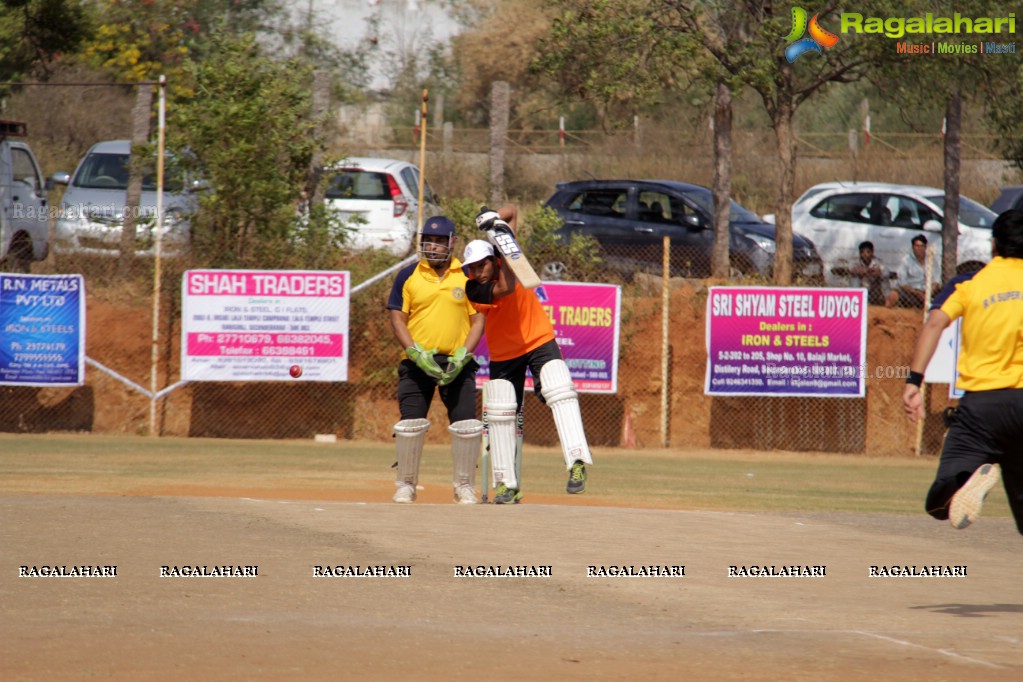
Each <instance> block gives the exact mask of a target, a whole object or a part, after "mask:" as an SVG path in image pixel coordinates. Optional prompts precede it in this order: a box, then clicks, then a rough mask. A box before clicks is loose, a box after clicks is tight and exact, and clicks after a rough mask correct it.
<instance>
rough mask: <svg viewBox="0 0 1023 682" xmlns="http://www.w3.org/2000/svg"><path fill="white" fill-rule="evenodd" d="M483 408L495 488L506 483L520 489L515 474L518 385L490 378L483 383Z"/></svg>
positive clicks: (510, 486)
mask: <svg viewBox="0 0 1023 682" xmlns="http://www.w3.org/2000/svg"><path fill="white" fill-rule="evenodd" d="M483 408H484V411H485V412H486V418H487V437H488V439H489V441H490V461H491V470H492V471H493V481H494V487H497V484H498V483H504V484H505V485H506V486H508V487H509V488H518V487H519V481H518V477H517V476H516V475H515V470H516V469H515V428H516V426H515V421H516V415H517V414H518V401H516V400H515V386H513V385H512V382H510V381H508V380H506V379H491V380H490V381H488V382H487V383H485V384H483Z"/></svg>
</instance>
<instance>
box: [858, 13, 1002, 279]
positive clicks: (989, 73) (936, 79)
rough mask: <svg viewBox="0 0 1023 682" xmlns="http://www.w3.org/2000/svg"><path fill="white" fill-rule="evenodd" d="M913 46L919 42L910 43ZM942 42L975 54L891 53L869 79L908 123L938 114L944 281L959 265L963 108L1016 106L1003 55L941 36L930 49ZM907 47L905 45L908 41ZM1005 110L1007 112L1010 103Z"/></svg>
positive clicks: (992, 108) (992, 109)
mask: <svg viewBox="0 0 1023 682" xmlns="http://www.w3.org/2000/svg"><path fill="white" fill-rule="evenodd" d="M1003 8H1004V5H1002V4H1000V3H994V2H990V1H989V0H957V1H956V2H948V1H945V0H942V1H939V2H933V1H927V2H923V1H922V0H918V1H916V2H913V3H911V4H910V6H909V7H907V8H906V12H907V14H914V15H918V16H922V15H924V13H925V12H931V13H932V14H933V15H934V16H944V17H950V16H952V15H953V14H954V13H959V14H960V15H961V16H966V17H971V18H972V17H997V16H999V15H1000V14H1004V11H1003ZM1009 37H1012V36H1009ZM998 39H999V37H998V36H990V37H989V40H990V41H992V42H994V41H997V40H998ZM918 41H919V39H917V40H916V41H913V42H918ZM946 41H947V42H949V43H950V44H951V45H963V46H965V47H967V48H968V49H971V48H972V50H976V51H975V52H974V51H966V52H957V53H943V54H936V55H929V56H925V57H921V55H913V54H902V55H898V54H896V56H895V57H894V58H892V59H890V60H886V61H885V62H884V63H883V64H881V66H880V67H879V68H878V69H877V71H876V73H875V74H874V75H873V76H872V80H873V81H874V83H875V85H876V86H877V88H878V89H879V90H880V91H881V92H882V93H884V94H887V95H888V96H889V97H890V99H891V100H892V101H894V102H896V103H898V105H899V106H900V108H901V109H902V110H903V112H905V114H906V117H907V118H911V119H918V118H920V117H921V113H922V112H933V111H942V110H943V114H944V126H943V132H944V135H943V144H942V146H943V152H944V153H943V158H944V161H943V165H944V190H945V201H944V205H943V209H944V210H943V211H942V216H943V218H942V230H941V242H942V264H941V265H942V267H941V277H942V280H944V281H947V280H948V279H950V278H951V277H952V276H954V275H955V274H956V263H957V261H958V258H957V252H958V249H959V193H960V190H959V179H960V165H961V158H962V126H963V104H964V102H966V103H969V102H974V103H977V104H979V105H981V106H984V105H985V104H988V103H990V104H989V106H990V108H991V111H993V112H997V111H999V109H1000V107H1001V106H1003V105H1005V104H1007V103H1009V102H1018V101H1019V100H1018V97H1017V98H1015V99H1013V97H1012V93H1011V83H1012V74H1013V71H1014V70H1015V69H1016V68H1017V67H1016V65H1015V64H1014V62H1013V61H1012V60H1007V59H1002V58H1001V57H1003V56H1008V55H987V54H984V53H983V52H982V51H981V48H982V46H980V45H978V44H977V43H975V42H972V41H971V42H970V43H961V42H960V41H959V40H958V39H953V40H949V39H948V38H946V37H944V36H940V35H939V36H938V41H936V42H932V43H931V45H932V46H934V45H937V44H939V43H943V42H946ZM906 42H910V41H909V40H908V39H907V41H906ZM925 46H926V43H925ZM1007 89H1008V92H1007ZM1006 95H1008V96H1006ZM1008 106H1009V107H1011V106H1012V104H1008ZM995 116H997V113H996V114H995Z"/></svg>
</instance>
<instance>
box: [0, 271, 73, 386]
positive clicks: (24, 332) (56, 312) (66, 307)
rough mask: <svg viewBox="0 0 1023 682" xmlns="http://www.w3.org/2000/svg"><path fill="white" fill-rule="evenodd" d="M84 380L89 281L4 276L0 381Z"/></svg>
mask: <svg viewBox="0 0 1023 682" xmlns="http://www.w3.org/2000/svg"><path fill="white" fill-rule="evenodd" d="M83 383H85V280H84V279H82V276H81V275H9V274H0V384H3V385H17V386H80V385H81V384H83Z"/></svg>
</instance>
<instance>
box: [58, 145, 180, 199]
mask: <svg viewBox="0 0 1023 682" xmlns="http://www.w3.org/2000/svg"><path fill="white" fill-rule="evenodd" d="M130 159H131V156H130V155H128V154H89V155H88V156H87V157H85V160H84V161H83V162H82V167H81V169H80V170H79V171H78V174H77V175H76V176H75V180H74V184H75V187H83V188H86V189H119V190H122V191H124V190H127V189H128V164H129V162H130ZM183 185H184V183H183V181H182V176H181V171H180V169H179V168H178V164H177V163H175V162H174V161H173V159H168V162H167V165H166V166H165V168H164V189H165V190H166V191H169V192H178V191H181V189H182V187H183ZM142 190H143V191H145V192H155V191H156V172H155V171H152V170H149V171H147V172H146V174H145V175H144V176H143V177H142Z"/></svg>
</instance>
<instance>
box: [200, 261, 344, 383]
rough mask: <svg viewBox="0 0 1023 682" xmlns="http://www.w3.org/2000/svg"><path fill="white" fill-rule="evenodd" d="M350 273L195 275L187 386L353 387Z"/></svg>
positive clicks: (205, 272)
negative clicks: (243, 383) (347, 384)
mask: <svg viewBox="0 0 1023 682" xmlns="http://www.w3.org/2000/svg"><path fill="white" fill-rule="evenodd" d="M350 288H351V287H350V278H349V273H347V272H322V271H299V270H286V271H272V270H189V271H188V272H186V273H185V274H184V276H183V277H182V283H181V300H182V311H181V378H182V379H183V380H185V381H347V379H348V320H349V310H350V294H349V290H350Z"/></svg>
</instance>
